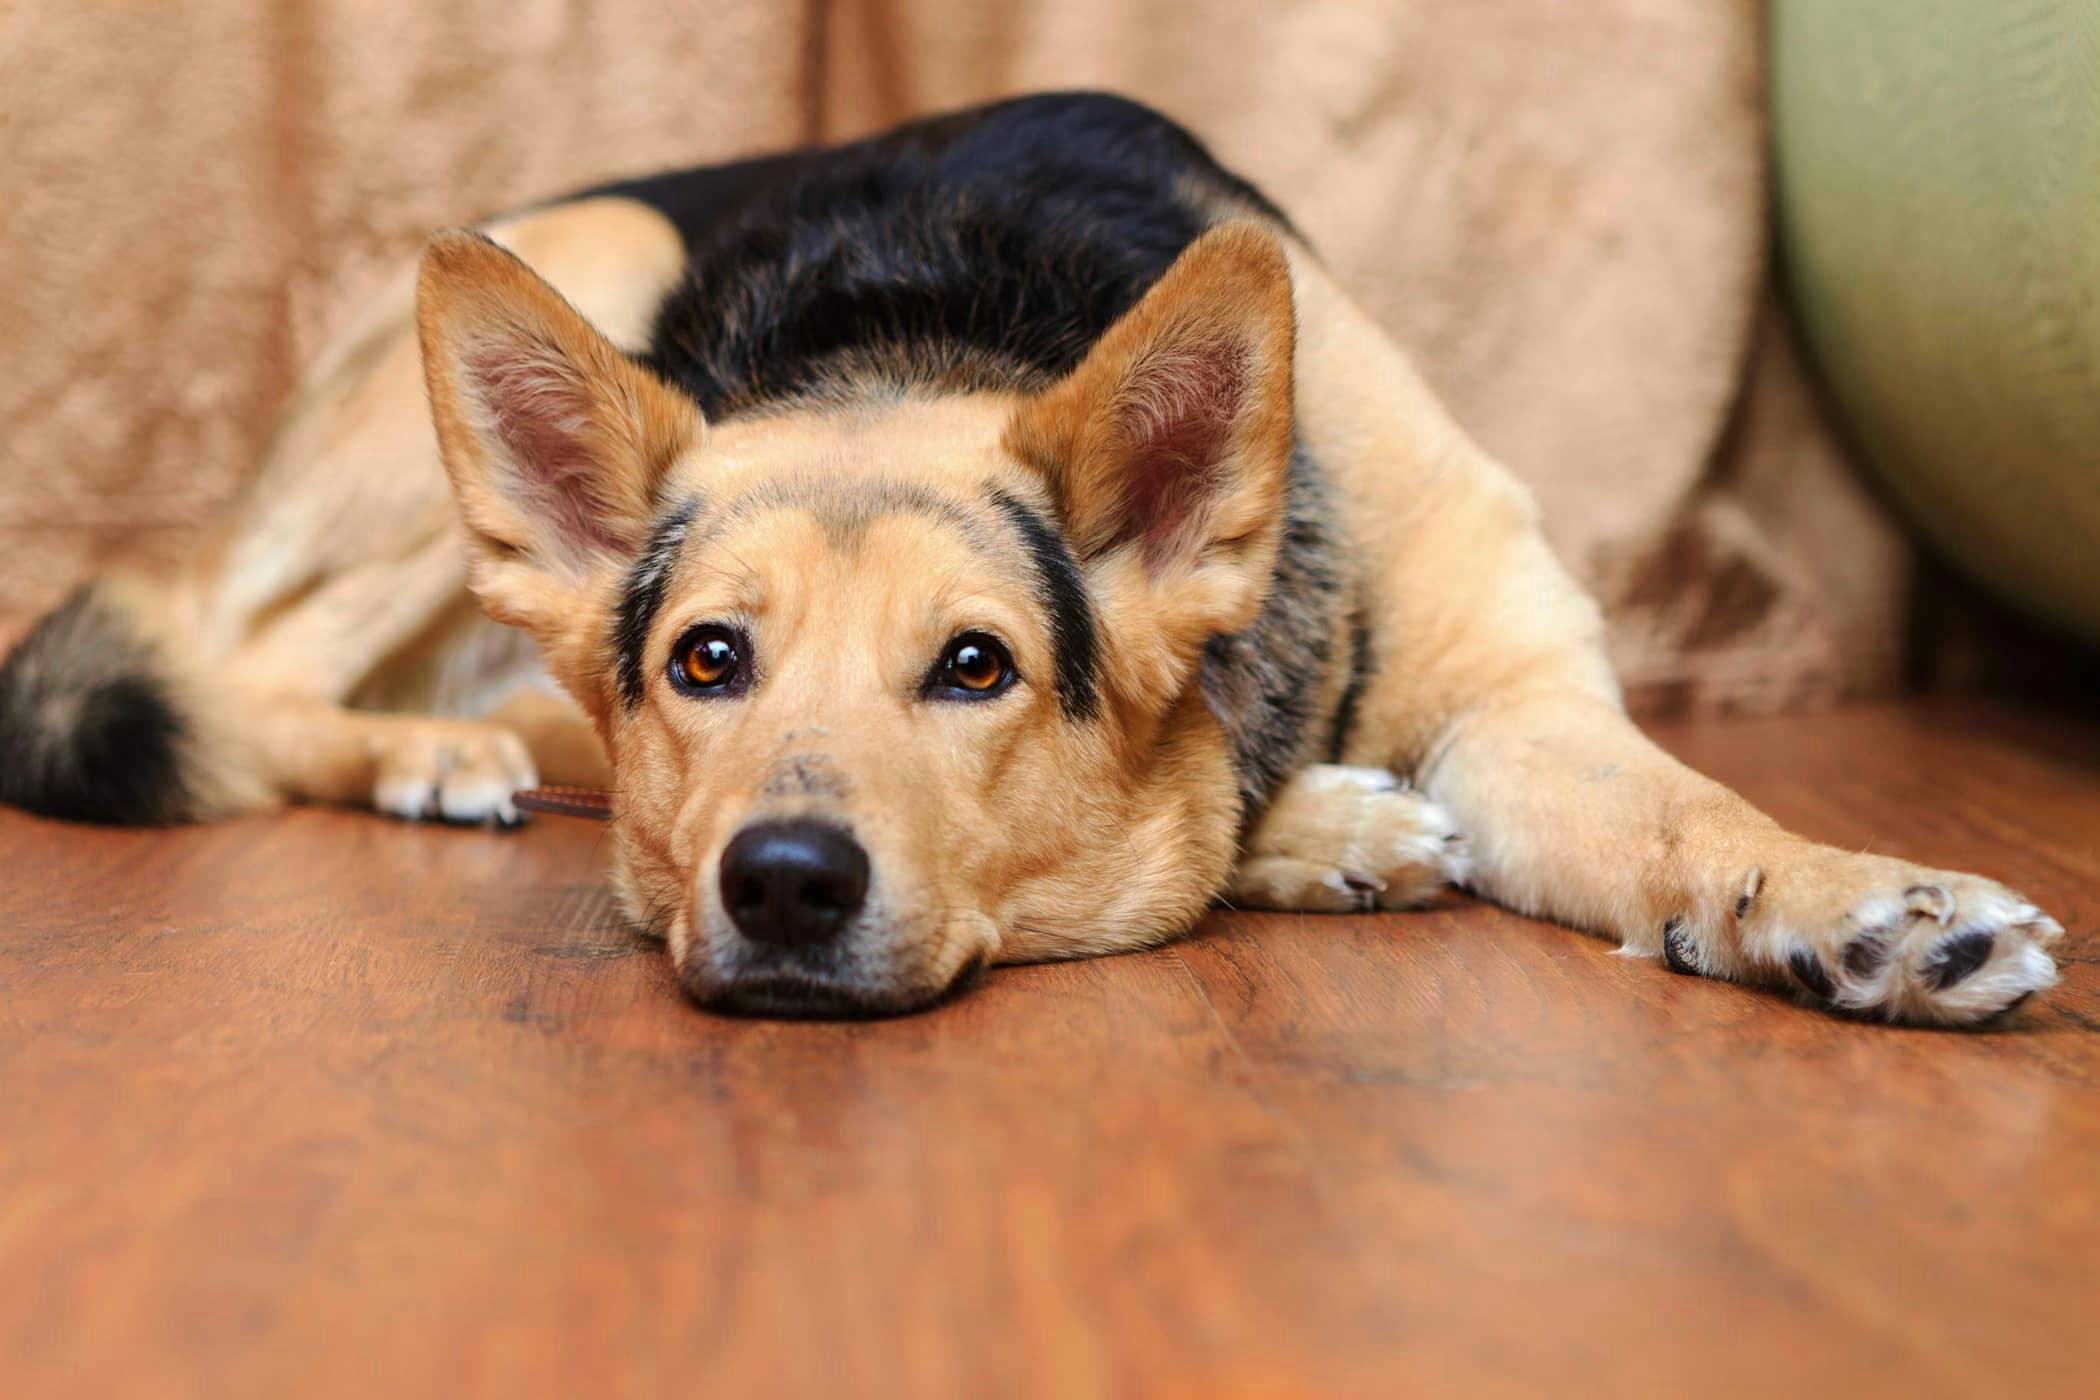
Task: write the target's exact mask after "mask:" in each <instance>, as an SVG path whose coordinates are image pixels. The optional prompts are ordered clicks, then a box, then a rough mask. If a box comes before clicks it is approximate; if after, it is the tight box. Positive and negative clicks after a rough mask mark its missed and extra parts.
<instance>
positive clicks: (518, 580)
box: [416, 231, 701, 700]
mask: <svg viewBox="0 0 2100 1400" xmlns="http://www.w3.org/2000/svg"><path fill="white" fill-rule="evenodd" d="M416 322H417V329H418V331H419V332H420V334H421V337H422V344H423V373H424V377H425V379H426V381H427V382H428V384H429V387H430V405H431V413H432V416H433V418H434V419H435V420H436V423H437V434H438V446H439V449H440V451H441V452H442V454H443V457H444V461H445V471H446V473H447V475H449V476H450V477H451V479H452V488H453V492H454V494H455V495H456V496H457V498H458V500H459V506H460V514H461V517H462V518H463V520H464V521H465V523H466V527H467V541H468V566H469V577H470V581H471V582H472V584H473V588H474V591H475V593H476V594H477V595H479V597H480V598H481V600H482V604H483V606H484V607H486V608H487V609H488V611H489V612H490V614H491V615H493V616H495V617H496V618H498V619H500V620H501V621H504V622H510V623H515V624H517V625H518V626H521V627H524V628H525V629H527V630H528V631H530V632H532V633H533V634H534V635H535V636H536V637H537V638H538V639H539V641H540V644H541V648H542V651H543V653H545V654H546V656H547V660H548V661H549V663H550V665H551V666H552V667H553V668H554V669H555V673H556V676H557V678H558V679H561V680H563V681H564V682H565V683H566V684H568V685H569V688H570V690H571V691H572V692H576V691H577V690H578V683H579V682H582V683H584V684H586V685H587V684H588V683H589V674H588V673H590V672H591V671H592V670H593V669H594V668H595V667H596V661H595V660H594V659H593V656H592V655H591V653H592V651H593V649H594V648H595V647H596V646H598V645H601V643H599V642H598V640H597V638H598V637H599V636H600V635H602V631H603V629H602V628H601V627H599V626H598V625H597V623H598V622H599V621H600V620H601V618H602V612H603V608H604V607H605V600H606V599H607V598H608V597H609V596H610V587H611V579H612V578H613V577H616V576H617V575H618V574H619V573H620V572H621V571H623V570H624V569H625V568H626V566H627V564H628V562H629V561H630V560H632V559H633V557H634V556H635V555H636V554H637V553H638V552H639V551H640V549H641V547H642V545H643V542H644V540H645V538H646V536H647V534H648V532H649V529H650V526H651V524H652V521H653V517H654V513H655V509H656V500H657V489H658V487H659V486H660V485H661V483H662V481H663V478H664V475H665V473H666V472H667V471H668V470H669V469H670V467H671V465H672V463H673V462H675V461H676V460H677V459H678V457H679V456H680V455H681V454H682V453H684V452H685V451H686V450H687V449H688V448H690V447H692V446H694V445H696V444H697V442H698V440H699V436H700V433H701V421H700V415H699V411H698V410H697V408H695V407H694V405H693V403H692V401H691V400H690V399H688V398H687V397H686V396H685V395H683V394H681V393H679V392H678V391H677V390H675V389H672V388H670V387H669V386H668V385H666V384H664V383H663V382H662V381H660V380H658V379H657V378H656V377H655V376H654V375H652V374H650V373H649V372H648V371H647V370H645V369H644V368H642V367H641V366H640V365H638V364H636V363H635V362H634V361H633V360H632V359H630V358H629V357H628V356H626V355H624V354H622V353H621V352H620V351H619V350H618V349H617V348H616V347H615V346H613V345H612V344H611V343H610V342H608V341H607V340H606V339H605V337H604V336H602V335H600V334H599V333H598V332H597V331H596V330H595V329H593V328H592V326H591V325H590V323H589V322H587V321H586V320H584V318H583V317H582V315H580V314H579V313H578V312H577V311H576V309H575V308H574V307H572V306H570V305H569V303H568V302H567V301H565V300H564V299H563V298H562V295H561V293H559V292H557V291H555V290H554V288H553V287H551V286H549V285H548V284H547V283H546V282H545V281H544V280H542V279H541V278H540V277H539V275H538V274H536V273H534V272H533V271H532V270H531V269H530V268H528V267H526V266H525V264H524V263H522V262H520V261H519V260H518V259H517V258H516V257H514V256H512V255H511V254H510V253H508V252H506V251H505V250H503V249H502V248H500V247H498V246H497V245H496V244H494V243H492V242H490V241H489V240H488V239H486V238H483V237H481V236H480V235H479V234H475V233H470V232H464V231H454V232H449V233H441V234H439V235H438V236H437V237H435V238H433V239H432V240H431V242H430V246H429V248H428V249H427V250H426V251H425V252H424V254H423V268H422V276H421V279H420V281H419V283H418V286H417V292H416ZM571 653H574V654H571ZM564 672H568V673H569V674H564ZM578 699H579V700H582V699H585V696H584V695H583V694H580V693H579V694H578Z"/></svg>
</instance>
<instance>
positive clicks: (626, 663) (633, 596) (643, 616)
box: [611, 496, 700, 710]
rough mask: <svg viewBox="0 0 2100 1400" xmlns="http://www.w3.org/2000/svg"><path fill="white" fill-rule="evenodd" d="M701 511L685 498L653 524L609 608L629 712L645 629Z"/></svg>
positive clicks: (635, 697)
mask: <svg viewBox="0 0 2100 1400" xmlns="http://www.w3.org/2000/svg"><path fill="white" fill-rule="evenodd" d="M699 511H700V498H699V497H698V496H688V497H686V498H685V500H683V501H681V502H680V503H679V504H678V505H677V506H675V507H673V508H672V510H671V512H670V513H669V514H667V515H665V516H664V517H663V518H662V519H661V520H659V521H657V522H656V527H655V528H654V529H652V530H651V531H650V532H649V539H648V542H647V543H646V544H644V545H643V546H642V552H641V553H640V554H638V555H636V556H635V560H634V564H633V566H632V567H630V568H629V569H628V571H627V582H626V585H625V586H624V587H623V588H622V589H621V590H620V604H619V606H618V607H617V608H615V609H614V610H613V626H612V637H611V642H612V650H613V671H614V675H615V676H616V677H617V678H618V680H619V684H620V698H621V699H622V700H623V701H625V702H626V705H627V708H628V709H630V710H631V709H633V708H634V707H635V706H637V705H639V704H641V703H642V691H643V679H642V678H643V676H644V675H645V674H646V672H645V671H644V670H643V668H642V651H643V648H645V647H646V646H648V644H649V629H650V628H651V627H653V626H654V625H655V623H656V614H657V613H658V611H660V610H661V609H662V607H663V605H664V592H665V590H666V589H667V588H669V586H670V583H671V571H672V569H673V568H675V567H676V566H677V563H678V556H679V555H680V553H681V552H683V550H684V548H685V535H686V531H687V530H688V529H690V528H691V527H692V524H693V517H694V516H695V515H697V514H698V513H699Z"/></svg>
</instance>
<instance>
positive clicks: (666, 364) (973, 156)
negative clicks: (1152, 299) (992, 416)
mask: <svg viewBox="0 0 2100 1400" xmlns="http://www.w3.org/2000/svg"><path fill="white" fill-rule="evenodd" d="M1198 190H1202V191H1208V192H1211V193H1213V194H1216V195H1219V196H1222V197H1225V198H1227V199H1230V200H1233V201H1235V202H1237V203H1239V204H1241V205H1243V206H1245V207H1246V208H1248V209H1249V210H1250V211H1260V212H1262V213H1264V214H1266V215H1268V216H1269V217H1271V218H1273V219H1276V220H1277V221H1278V222H1281V221H1282V216H1281V215H1280V214H1278V213H1277V212H1276V211H1275V209H1274V207H1273V206H1271V205H1269V204H1268V203H1267V202H1266V201H1265V200H1263V199H1262V197H1261V196H1260V195H1259V194H1258V193H1256V192H1255V190H1254V189H1253V188H1252V187H1251V186H1249V185H1247V184H1246V183H1245V182H1244V181H1241V180H1239V179H1238V178H1236V177H1235V176H1233V175H1231V174H1229V173H1227V172H1226V171H1225V170H1223V169H1222V168H1221V167H1220V166H1219V165H1218V164H1217V163H1216V162H1215V161H1214V160H1212V159H1211V157H1210V155H1209V153H1208V152H1206V151H1205V150H1204V149H1203V147H1202V146H1201V145H1200V144H1198V143H1197V141H1196V140H1195V138H1193V137H1192V136H1190V135H1189V134H1188V133H1187V132H1185V131H1183V130H1182V129H1181V128H1180V127H1178V126H1176V125H1175V124H1174V123H1173V122H1171V121H1169V120H1167V119H1166V118H1165V117H1162V116H1160V115H1159V114H1158V113H1156V112H1153V111H1151V110H1149V109H1147V108H1145V107H1141V106H1139V105H1138V104H1136V103H1133V102H1128V101H1125V100H1124V99H1122V98H1116V97H1109V96H1105V95H1101V94H1095V93H1061V94H1052V95H1048V96H1041V97H1028V98H1021V99H1017V100H1015V101H1012V102H1004V103H999V104H996V105H994V106H990V107H981V108H976V109H973V110H971V111H967V112H959V113H954V114H951V115H948V116H943V117H935V118H932V119H930V120H927V121H922V122H915V123H913V124H911V125H908V126H904V127H899V128H898V129H896V130H894V131H891V132H888V133H885V134H883V135H881V136H877V137H873V138H870V139H868V140H865V141H859V142H854V143H851V144H848V145H844V146H834V147H829V148H824V149H820V150H814V151H805V152H796V153H792V154H788V155H782V156H769V157H764V158H761V159H758V160H751V161H744V162H740V163H738V164H735V165H728V166H715V167H711V168H708V169H704V170H695V171H687V172H682V173H679V174H674V175H661V176H654V177H651V178H649V179H644V180H635V181H629V182H626V183H624V184H619V185H610V186H606V187H603V188H602V189H599V190H595V191H592V193H594V194H614V195H622V196H625V197H628V198H632V199H638V200H641V201H643V202H645V203H648V204H651V205H652V206H654V207H655V208H657V209H659V210H660V211H662V212H663V213H664V214H665V215H666V217H668V218H670V219H671V220H672V222H673V223H675V224H676V225H677V226H678V228H679V232H680V235H681V236H682V237H683V238H684V239H685V242H686V246H687V252H688V276H687V277H686V279H685V281H684V282H683V283H682V284H681V285H680V286H679V287H678V288H677V289H676V290H675V291H673V292H672V294H671V295H670V297H669V298H668V299H667V300H666V301H665V303H664V305H663V306H662V308H661V309H660V310H659V313H658V316H657V321H656V327H655V332H654V336H653V338H652V341H651V345H650V348H649V352H648V354H647V356H646V359H647V361H648V363H649V364H650V367H651V368H652V369H654V370H656V371H657V372H658V373H660V374H662V375H663V376H664V377H665V378H667V379H669V380H670V381H671V382H672V383H675V384H677V385H679V386H680V387H682V388H684V389H685V390H686V391H687V392H688V393H690V394H691V395H692V396H693V398H694V399H695V400H696V401H697V402H698V403H699V405H700V407H701V410H702V411H703V412H704V413H706V414H707V415H708V416H709V417H710V418H722V417H726V416H729V415H732V414H735V413H739V412H744V411H747V410H750V409H753V408H758V407H761V406H763V405H765V404H768V403H772V402H778V401H781V400H788V399H806V398H809V397H813V396H814V397H826V396H832V395H838V394H842V393H845V394H866V393H870V392H880V391H882V390H883V389H885V388H889V389H895V390H899V391H904V390H913V389H926V390H935V391H940V390H948V391H954V390H967V389H973V388H1003V387H1013V386H1017V385H1029V384H1036V383H1041V382H1044V381H1046V380H1048V379H1050V378H1054V377H1056V376H1059V375H1062V374H1064V373H1066V372H1067V371H1069V370H1071V369H1072V368H1073V367H1075V366H1076V365H1077V364H1078V363H1079V361H1080V359H1081V358H1082V357H1083V356H1084V355H1085V354H1086V352H1087V350H1088V348H1089V347H1091V346H1092V345H1093V343H1094V341H1095V340H1096V339H1098V338H1099V337H1100V335H1101V334H1102V332H1104V331H1106V330H1107V329H1108V327H1109V326H1110V325H1111V324H1112V323H1114V321H1115V320H1116V319H1117V318H1118V317H1120V316H1121V315H1122V314H1123V313H1124V312H1125V311H1127V310H1129V309H1130V307H1131V306H1132V305H1134V304H1135V303H1136V301H1137V299H1138V298H1139V297H1140V296H1142V295H1143V294H1144V292H1145V290H1146V289H1147V288H1149V287H1150V286H1151V285H1152V283H1153V282H1155V281H1157V280H1158V279H1159V277H1160V276H1161V274H1163V273H1164V272H1165V271H1166V270H1167V268H1168V266H1169V265H1170V264H1172V262H1173V261H1174V259H1175V258H1176V257H1177V256H1178V255H1179V254H1180V253H1181V251H1182V250H1183V249H1184V248H1186V247H1187V246H1188V245H1189V243H1190V242H1192V241H1193V240H1194V239H1195V237H1196V235H1197V234H1199V233H1201V232H1202V230H1203V228H1204V226H1205V225H1206V223H1207V222H1208V221H1209V216H1208V215H1206V214H1205V213H1204V212H1203V211H1202V210H1201V209H1199V208H1198V207H1196V205H1195V203H1194V199H1195V195H1194V193H1193V192H1194V191H1198Z"/></svg>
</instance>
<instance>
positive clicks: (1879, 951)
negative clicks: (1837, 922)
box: [1841, 929, 1890, 979]
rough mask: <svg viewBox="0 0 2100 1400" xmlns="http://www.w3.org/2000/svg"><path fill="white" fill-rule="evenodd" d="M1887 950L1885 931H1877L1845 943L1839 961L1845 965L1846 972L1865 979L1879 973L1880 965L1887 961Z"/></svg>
mask: <svg viewBox="0 0 2100 1400" xmlns="http://www.w3.org/2000/svg"><path fill="white" fill-rule="evenodd" d="M1889 948H1890V943H1889V935H1888V932H1887V930H1885V929H1877V930H1875V931H1874V932H1872V933H1863V934H1861V935H1860V936H1859V937H1857V938H1855V939H1853V940H1852V941H1851V942H1850V943H1847V944H1846V945H1845V951H1844V953H1843V955H1842V958H1841V961H1843V963H1844V964H1845V971H1846V972H1848V973H1850V974H1851V975H1852V976H1854V977H1858V978H1861V979H1865V978H1868V977H1872V976H1873V975H1874V974H1875V973H1877V972H1879V971H1881V965H1882V964H1883V963H1885V962H1887V961H1888V957H1889Z"/></svg>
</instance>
